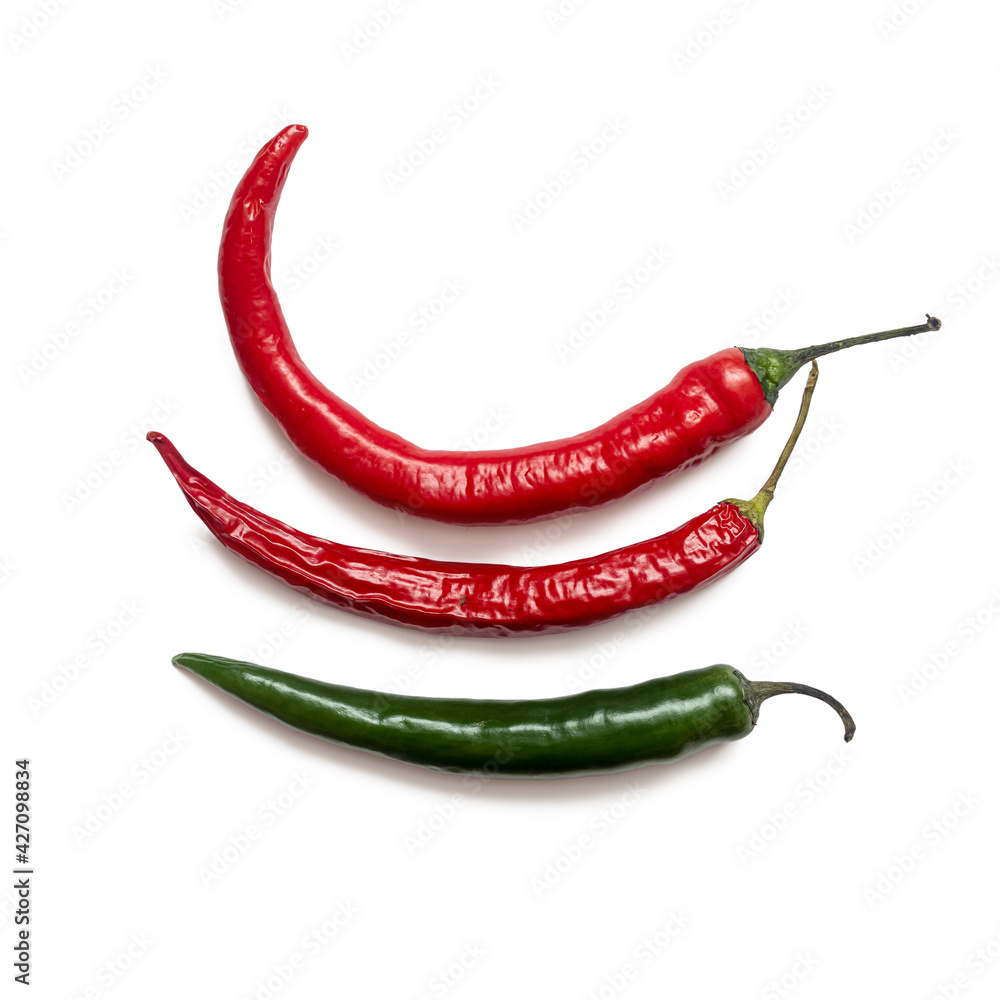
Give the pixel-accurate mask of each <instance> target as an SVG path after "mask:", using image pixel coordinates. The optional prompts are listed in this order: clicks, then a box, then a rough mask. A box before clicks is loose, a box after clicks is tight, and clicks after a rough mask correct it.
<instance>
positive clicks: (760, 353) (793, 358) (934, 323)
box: [740, 313, 941, 406]
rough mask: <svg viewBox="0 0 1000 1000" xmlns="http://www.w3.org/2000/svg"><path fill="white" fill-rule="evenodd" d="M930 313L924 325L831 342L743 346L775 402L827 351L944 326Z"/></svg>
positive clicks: (872, 342) (754, 371)
mask: <svg viewBox="0 0 1000 1000" xmlns="http://www.w3.org/2000/svg"><path fill="white" fill-rule="evenodd" d="M926 315H927V322H926V323H921V325H920V326H904V327H900V328H899V329H898V330H883V331H882V332H881V333H866V334H863V335H862V336H860V337H848V338H847V339H846V340H831V341H830V342H829V343H828V344H816V345H815V346H813V347H800V348H799V349H798V350H794V351H783V350H776V349H775V348H772V347H741V348H740V350H741V351H742V352H743V357H744V358H745V359H746V363H747V366H748V367H749V368H750V369H751V371H753V373H754V375H756V376H757V378H758V379H760V385H761V388H762V389H763V390H764V396H765V398H766V399H767V401H768V402H769V403H770V404H771V405H772V406H774V401H775V400H776V399H777V398H778V393H779V392H780V391H781V389H782V388H783V387H784V386H785V385H787V384H788V381H789V379H791V377H792V376H793V375H794V374H795V373H796V372H797V371H798V370H799V369H800V368H801V367H802V366H803V365H804V364H806V363H807V362H809V361H815V360H816V358H821V357H823V355H824V354H835V353H836V352H837V351H842V350H844V349H845V348H847V347H857V346H858V345H859V344H874V343H877V342H878V341H880V340H893V339H894V338H896V337H912V336H914V335H915V334H918V333H930V332H932V331H935V330H940V329H941V320H939V319H938V318H937V317H936V316H931V315H930V314H929V313H928V314H926Z"/></svg>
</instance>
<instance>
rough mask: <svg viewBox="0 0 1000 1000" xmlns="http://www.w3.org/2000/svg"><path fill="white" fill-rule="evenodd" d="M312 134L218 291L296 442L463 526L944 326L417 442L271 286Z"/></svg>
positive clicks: (712, 444) (674, 445)
mask: <svg viewBox="0 0 1000 1000" xmlns="http://www.w3.org/2000/svg"><path fill="white" fill-rule="evenodd" d="M307 135H308V130H307V129H306V128H305V126H304V125H290V126H288V128H286V129H283V130H282V131H281V132H279V133H278V134H277V135H276V136H275V137H274V138H273V139H271V141H270V142H268V143H267V145H266V146H264V148H263V149H261V151H260V152H259V153H258V154H257V156H256V158H255V159H254V161H253V163H252V164H251V165H250V169H249V170H247V172H246V174H245V176H244V177H243V179H242V180H241V181H240V183H239V186H238V187H237V189H236V192H235V194H234V195H233V200H232V203H231V204H230V206H229V212H228V214H227V215H226V221H225V224H224V226H223V231H222V245H221V247H220V249H219V293H220V296H221V299H222V308H223V312H224V313H225V317H226V324H227V326H228V327H229V335H230V338H231V340H232V343H233V348H234V349H235V351H236V357H237V359H238V360H239V363H240V367H241V368H242V369H243V373H244V374H245V375H246V377H247V379H248V381H249V382H250V385H251V387H252V388H253V390H254V392H255V393H256V394H257V396H258V398H259V399H260V401H261V402H262V403H263V404H264V406H265V408H266V409H267V410H268V412H269V413H270V414H271V415H272V416H273V417H274V418H275V420H277V421H278V423H279V424H280V425H281V428H282V429H283V430H284V432H285V434H287V435H288V438H289V440H290V441H291V442H292V444H293V445H294V446H295V447H296V448H297V449H298V450H299V451H300V452H301V453H302V454H303V455H305V457H306V458H308V459H310V460H311V461H312V462H315V463H316V465H318V466H320V468H322V469H325V470H326V471H327V472H329V473H331V474H333V475H334V476H336V477H337V478H339V479H341V480H342V481H343V482H344V483H346V484H347V485H348V486H351V487H353V488H354V489H356V490H358V491H359V492H361V493H364V494H365V495H366V496H368V497H370V498H371V499H372V500H375V501H377V502H378V503H381V504H385V505H386V506H387V507H393V508H395V509H397V510H403V511H406V512H408V513H412V514H420V515H422V516H423V517H429V518H434V519H435V520H439V521H451V522H454V523H458V524H515V523H520V522H527V521H534V520H539V519H541V518H546V517H554V516H556V515H558V514H568V513H574V512H577V511H582V510H586V509H587V508H589V507H596V506H599V505H600V504H604V503H607V502H608V501H609V500H614V499H617V498H618V497H623V496H625V495H626V494H628V493H632V492H633V491H635V490H637V489H640V488H642V487H645V486H648V485H651V484H652V483H653V482H655V481H656V480H658V479H662V478H664V477H665V476H668V475H671V474H672V473H675V472H678V471H680V470H682V469H686V468H690V467H691V466H693V465H697V464H698V463H699V462H701V461H703V460H704V459H705V458H707V457H708V456H709V455H711V454H712V453H713V452H714V451H716V450H717V449H718V448H720V447H722V445H724V444H728V443H729V442H730V441H735V440H736V439H737V438H740V437H743V435H745V434H749V433H750V431H752V430H755V429H756V428H757V427H759V426H760V424H761V423H763V422H764V420H765V419H767V417H768V416H769V415H770V413H771V407H772V406H773V405H774V401H775V400H776V399H777V395H778V391H779V390H780V389H781V387H782V386H783V385H785V383H786V382H787V381H788V380H789V379H790V378H791V377H792V375H794V374H795V372H796V371H798V369H799V368H800V367H801V366H802V365H803V364H805V363H806V362H808V361H812V360H813V359H815V358H818V357H820V356H822V355H824V354H829V353H832V352H833V351H839V350H842V349H843V348H845V347H850V346H853V345H855V344H863V343H869V342H872V341H875V340H885V339H887V338H889V337H903V336H909V335H910V334H914V333H920V332H923V331H926V330H936V329H938V328H939V327H940V325H941V324H940V321H939V320H937V319H933V318H931V317H930V316H928V317H927V320H928V322H927V323H926V324H924V325H921V326H913V327H906V328H904V329H900V330H888V331H885V332H883V333H877V334H868V335H866V336H863V337H855V338H852V339H850V340H842V341H836V342H834V343H830V344H823V345H820V346H816V347H810V348H806V349H804V350H800V351H775V350H770V349H765V348H760V349H751V348H746V349H741V348H737V347H732V348H728V349H727V350H724V351H719V352H718V353H717V354H713V355H712V356H711V357H708V358H705V359H704V360H702V361H698V362H695V363H694V364H691V365H688V366H687V367H686V368H682V369H681V371H680V372H678V373H677V375H676V376H675V377H674V379H673V381H671V382H670V384H669V385H667V386H666V387H665V388H663V389H661V390H660V391H659V392H656V393H654V394H653V395H652V396H650V397H649V399H647V400H645V401H643V402H642V403H640V404H639V405H638V406H634V407H632V408H631V409H629V410H626V411H625V412H624V413H620V414H619V415H618V416H617V417H614V418H613V419H611V420H609V421H608V422H607V423H605V424H602V425H601V426H600V427H595V428H594V429H593V430H591V431H587V432H586V433H584V434H579V435H577V436H576V437H572V438H566V439H564V440H561V441H548V442H545V443H543V444H535V445H528V446H525V447H521V448H506V449H503V450H497V451H478V452H472V451H467V452H455V451H435V450H428V449H424V448H418V447H417V446H416V445H414V444H411V443H410V442H409V441H407V440H405V439H404V438H401V437H399V436H398V435H396V434H393V433H391V432H390V431H387V430H385V429H384V428H382V427H379V426H378V425H377V424H374V423H372V421H370V420H368V419H367V418H366V417H364V416H363V415H362V414H361V413H359V412H358V411H357V410H356V409H355V408H354V407H353V406H350V405H349V404H347V403H346V402H344V400H342V399H341V398H340V397H339V396H336V395H335V394H334V393H332V392H330V391H329V390H328V389H327V388H326V387H325V386H324V385H323V384H322V383H321V382H320V381H319V380H318V379H317V378H316V376H315V375H313V373H312V372H311V371H309V369H308V368H307V367H306V366H305V364H304V363H303V361H302V359H301V358H300V357H299V353H298V351H297V350H296V349H295V345H294V343H293V342H292V338H291V334H290V333H289V331H288V326H287V325H286V324H285V319H284V316H283V315H282V312H281V306H280V305H279V303H278V297H277V295H276V294H275V291H274V288H273V286H272V285H271V278H270V255H271V230H272V228H273V225H274V214H275V210H276V209H277V205H278V199H279V197H280V195H281V190H282V188H283V187H284V184H285V179H286V177H287V175H288V169H289V167H290V166H291V162H292V159H293V158H294V156H295V153H296V152H297V150H298V148H299V146H301V145H302V142H303V141H304V140H305V138H306V136H307Z"/></svg>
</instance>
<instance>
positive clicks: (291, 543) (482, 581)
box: [147, 362, 818, 635]
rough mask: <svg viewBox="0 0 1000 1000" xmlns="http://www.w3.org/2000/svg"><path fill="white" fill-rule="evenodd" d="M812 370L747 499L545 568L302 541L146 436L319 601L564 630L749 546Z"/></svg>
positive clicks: (239, 536)
mask: <svg viewBox="0 0 1000 1000" xmlns="http://www.w3.org/2000/svg"><path fill="white" fill-rule="evenodd" d="M817 374H818V369H817V367H816V363H815V362H813V368H812V371H811V372H810V374H809V378H808V380H807V383H806V389H805V392H804V393H803V396H802V406H801V408H800V409H799V416H798V419H797V420H796V423H795V428H794V430H793V431H792V435H791V437H790V438H789V440H788V442H787V444H786V445H785V448H784V450H783V451H782V454H781V457H780V458H779V460H778V464H777V465H776V466H775V468H774V471H773V472H772V473H771V476H770V478H769V479H768V481H767V482H766V483H765V484H764V486H763V488H762V489H761V490H760V492H759V493H758V494H757V496H755V497H754V498H753V500H750V501H744V500H726V501H723V502H722V503H718V504H716V505H715V506H714V507H712V508H711V509H710V510H707V511H706V512H705V513H704V514H700V515H699V516H698V517H695V518H692V519H691V520H690V521H688V522H687V524H683V525H681V526H680V527H679V528H676V529H674V530H673V531H668V532H667V533H666V534H665V535H659V536H657V537H656V538H650V539H648V540H646V541H644V542H638V543H636V544H634V545H627V546H625V547H624V548H620V549H615V550H614V551H613V552H605V553H604V554H603V555H599V556H596V557H594V558H591V559H577V560H574V561H573V562H567V563H561V564H559V565H555V566H535V567H528V566H502V565H491V564H485V563H459V562H439V561H436V560H431V559H421V558H417V557H416V556H398V555H390V554H389V553H387V552H377V551H373V550H372V549H359V548H355V547H354V546H351V545H341V544H338V543H337V542H330V541H327V540H326V539H323V538H317V537H316V536H315V535H306V534H303V533H301V532H298V531H296V530H295V529H294V528H291V527H289V526H288V525H287V524H283V523H282V522H281V521H277V520H275V519H274V518H271V517H268V516H267V515H265V514H262V513H260V511H257V510H254V509H253V508H252V507H248V506H247V505H246V504H242V503H240V502H239V501H238V500H236V499H235V498H234V497H232V496H230V495H229V494H228V493H225V492H224V491H223V490H221V489H220V488H219V487H218V486H216V485H215V483H213V482H211V480H209V479H207V478H206V477H205V476H203V475H202V474H201V473H199V472H197V471H196V470H195V469H193V468H192V467H191V466H190V465H188V463H187V462H185V461H184V459H183V458H181V456H180V454H179V453H178V452H177V449H176V448H174V446H173V445H172V444H171V443H170V442H169V441H168V440H167V439H166V438H165V437H164V436H163V435H162V434H160V433H158V432H156V431H151V432H150V433H149V434H148V435H147V437H148V439H149V440H150V441H152V442H153V444H155V445H156V447H157V449H158V450H159V452H160V455H161V457H162V458H163V460H164V461H165V462H166V464H167V467H168V468H169V469H170V471H171V473H173V476H174V478H175V479H176V480H177V483H178V485H179V486H180V488H181V490H182V491H183V493H184V495H185V496H186V497H187V501H188V503H189V504H190V505H191V507H192V508H193V509H194V511H195V513H196V514H197V515H198V516H199V517H200V518H201V519H202V521H204V522H205V524H206V525H207V526H208V529H209V531H211V532H212V534H213V535H215V537H216V538H218V539H219V541H220V542H222V544H223V545H225V546H226V548H228V549H231V550H232V551H233V552H236V553H237V554H238V555H241V556H242V557H243V558H244V559H246V560H247V561H248V562H251V563H253V564H254V565H255V566H259V567H260V568H261V569H263V570H265V571H266V572H268V573H270V574H271V575H272V576H276V577H277V578H278V579H279V580H283V581H284V582H285V583H287V584H289V586H291V587H294V588H295V589H296V590H299V591H302V592H303V593H305V594H308V595H309V596H310V597H313V598H315V599H316V600H318V601H321V602H323V603H324V604H330V605H333V606H334V607H338V608H343V609H344V610H345V611H351V612H354V613H355V614H358V615H363V616H366V617H369V618H377V619H380V620H382V621H389V622H394V623H396V624H398V625H407V626H410V627H412V628H419V629H424V630H426V631H430V632H447V633H455V634H459V633H473V634H476V635H516V634H519V633H535V634H538V633H542V632H565V631H568V630H570V629H575V628H581V627H582V626H585V625H593V624H596V623H597V622H603V621H607V620H608V619H609V618H614V617H616V616H617V615H621V614H624V613H625V612H626V611H631V610H633V609H634V608H642V607H646V606H647V605H650V604H656V603H659V602H660V601H667V600H670V599H672V598H674V597H679V596H680V595H681V594H687V593H690V592H691V591H694V590H699V589H700V588H701V587H704V586H706V585H707V584H709V583H711V582H712V581H713V580H716V579H718V578H719V577H720V576H722V575H723V574H725V573H728V572H729V571H730V570H732V569H735V568H736V567H737V566H738V565H739V564H740V563H741V562H743V560H744V559H746V558H748V557H749V556H750V555H752V554H753V553H754V552H756V551H757V549H758V548H759V547H760V544H761V539H762V537H763V517H764V510H765V509H766V508H767V505H768V503H769V502H770V501H771V498H772V497H773V495H774V487H775V484H776V483H777V480H778V477H779V476H780V475H781V471H782V469H783V468H784V466H785V463H786V462H787V461H788V458H789V456H790V455H791V453H792V449H793V448H794V447H795V442H796V441H797V440H798V437H799V434H800V433H801V431H802V426H803V424H804V423H805V418H806V413H807V411H808V409H809V401H810V399H811V397H812V392H813V387H814V386H815V383H816V377H817Z"/></svg>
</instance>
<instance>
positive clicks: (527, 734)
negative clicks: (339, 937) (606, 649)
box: [173, 653, 854, 778]
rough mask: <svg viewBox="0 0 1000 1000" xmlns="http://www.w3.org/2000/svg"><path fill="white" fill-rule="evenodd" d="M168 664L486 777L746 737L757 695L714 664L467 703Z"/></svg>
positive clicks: (307, 726)
mask: <svg viewBox="0 0 1000 1000" xmlns="http://www.w3.org/2000/svg"><path fill="white" fill-rule="evenodd" d="M173 662H174V664H175V665H176V666H179V667H184V668H185V669H187V670H190V671H192V672H193V673H195V674H197V675H198V676H200V677H203V678H204V679H205V680H207V681H208V682H209V683H211V684H214V685H215V686H216V687H218V688H220V689H221V690H223V691H225V692H226V693H227V694H230V695H232V696H233V697H234V698H238V699H239V700H240V701H242V702H244V703H245V704H247V705H250V706H251V707H253V708H256V709H258V710H259V711H261V712H264V713H265V714H267V715H270V716H272V717H273V718H275V719H277V720H278V721H279V722H283V723H285V725H288V726H291V727H293V728H294V729H299V730H301V731H303V732H306V733H310V734H311V735H313V736H319V737H321V738H322V739H325V740H329V741H331V742H333V743H336V744H338V745H339V746H343V747H350V748H352V749H355V750H364V751H367V752H368V753H373V754H378V755H379V756H382V757H391V758H394V759H396V760H401V761H405V762H406V763H409V764H417V765H419V766H421V767H425V768H430V769H431V770H434V771H448V772H452V773H456V774H480V775H484V776H487V777H490V776H497V777H507V778H559V777H571V776H579V775H588V774H607V773H611V772H615V771H624V770H627V769H629V768H633V767H642V766H644V765H647V764H662V763H666V762H667V761H672V760H678V759H680V758H681V757H686V756H688V755H689V754H692V753H695V752H697V751H698V750H703V749H705V748H706V747H709V746H712V745H713V744H715V743H721V742H723V741H726V740H738V739H741V738H742V737H744V736H746V735H747V734H748V733H749V732H750V731H751V730H752V729H753V727H754V725H755V724H756V722H757V713H758V709H759V705H760V701H761V700H763V698H766V697H770V694H772V693H784V692H786V691H792V690H799V691H802V692H804V693H811V694H813V695H814V696H818V697H822V698H823V699H824V700H826V701H828V702H829V703H830V704H833V705H834V706H835V707H836V708H837V710H838V711H840V712H842V716H843V717H844V719H845V739H848V740H849V739H850V738H851V736H852V735H853V732H854V724H853V722H852V721H850V716H849V715H847V713H846V710H843V706H840V705H839V703H836V702H834V701H833V700H832V699H830V698H829V696H828V695H823V694H822V693H821V692H816V691H815V690H814V689H812V688H803V687H801V686H795V687H793V686H790V685H786V686H780V685H772V687H782V690H781V691H777V690H775V691H771V692H770V693H763V692H760V691H758V690H755V688H757V687H760V686H759V685H754V683H753V682H751V681H748V680H747V679H746V678H745V677H744V676H743V675H742V674H741V673H740V672H739V671H738V670H734V669H733V668H732V667H729V666H725V665H717V666H713V667H707V668H705V669H703V670H690V671H687V672H685V673H680V674H674V675H673V676H672V677H662V678H659V679H657V680H651V681H645V682H644V683H642V684H635V685H633V686H632V687H624V688H612V689H608V690H603V691H587V692H583V693H582V694H574V695H569V696H566V697H562V698H547V699H542V700H537V701H476V700H470V699H462V698H421V697H413V696H411V695H400V694H383V693H382V692H379V691H368V690H364V689H361V688H353V687H345V686H344V685H341V684H328V683H324V682H322V681H317V680H311V679H309V678H306V677H300V676H298V675H296V674H289V673H284V672H283V671H280V670H273V669H271V668H268V667H261V666H257V665H256V664H253V663H243V662H241V661H239V660H230V659H226V658H224V657H220V656H206V655H203V654H199V653H182V654H180V655H179V656H175V657H174V660H173Z"/></svg>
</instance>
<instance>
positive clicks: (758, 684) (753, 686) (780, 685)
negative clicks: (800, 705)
mask: <svg viewBox="0 0 1000 1000" xmlns="http://www.w3.org/2000/svg"><path fill="white" fill-rule="evenodd" d="M737 673H739V672H738V671H737ZM739 677H740V683H741V684H742V685H743V700H744V701H745V702H746V704H747V707H748V708H749V709H750V715H751V716H752V717H753V721H754V723H756V722H757V714H758V712H759V711H760V704H761V702H762V701H766V700H767V699H768V698H773V697H774V696H775V695H777V694H805V695H808V696H809V697H810V698H818V699H819V700H820V701H822V702H825V703H826V704H827V705H829V706H830V707H831V708H832V709H833V710H834V711H835V712H836V713H837V715H839V716H840V721H841V722H843V724H844V742H845V743H850V742H851V740H852V739H853V738H854V733H855V730H856V729H857V726H856V725H855V724H854V719H852V718H851V713H850V712H848V711H847V709H846V708H844V706H843V705H841V703H840V702H839V701H837V699H836V698H834V697H833V696H832V695H828V694H827V693H826V692H825V691H820V690H819V688H814V687H809V685H808V684H796V683H795V682H794V681H750V680H747V679H746V678H745V677H744V676H743V675H742V674H739Z"/></svg>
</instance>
